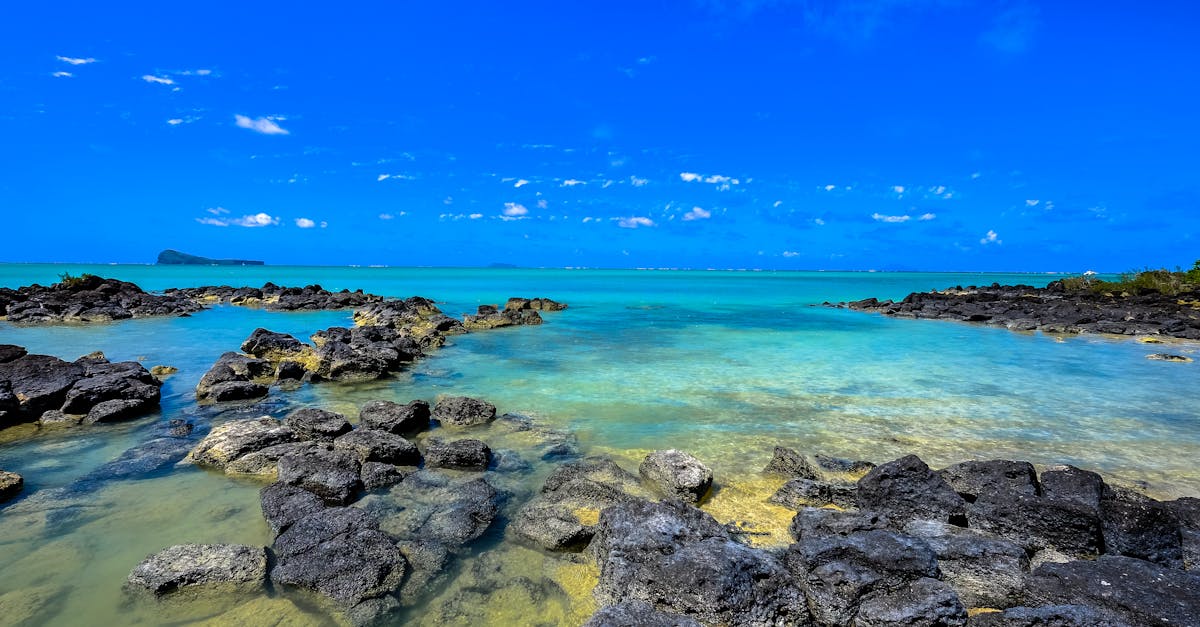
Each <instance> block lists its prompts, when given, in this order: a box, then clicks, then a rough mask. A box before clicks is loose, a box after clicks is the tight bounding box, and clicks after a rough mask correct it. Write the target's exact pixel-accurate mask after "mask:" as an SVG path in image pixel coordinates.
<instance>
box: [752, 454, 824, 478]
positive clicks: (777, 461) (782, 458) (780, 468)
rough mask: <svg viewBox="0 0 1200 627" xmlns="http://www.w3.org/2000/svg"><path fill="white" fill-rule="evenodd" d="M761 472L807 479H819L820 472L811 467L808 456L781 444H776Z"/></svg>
mask: <svg viewBox="0 0 1200 627" xmlns="http://www.w3.org/2000/svg"><path fill="white" fill-rule="evenodd" d="M763 472H764V473H766V474H770V475H780V476H783V477H788V478H791V479H808V480H810V481H819V480H820V479H821V474H820V473H819V472H818V471H817V469H816V468H814V467H813V464H812V463H811V462H809V460H808V458H807V457H806V456H804V455H801V454H800V453H799V452H797V451H796V450H794V449H790V448H787V447H783V446H776V447H775V451H774V453H773V454H772V455H771V461H769V462H767V466H766V467H765V468H763Z"/></svg>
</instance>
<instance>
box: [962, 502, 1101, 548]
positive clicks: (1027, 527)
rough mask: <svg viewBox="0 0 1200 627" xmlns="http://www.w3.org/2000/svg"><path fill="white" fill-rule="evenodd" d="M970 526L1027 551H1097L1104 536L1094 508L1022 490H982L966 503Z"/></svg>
mask: <svg viewBox="0 0 1200 627" xmlns="http://www.w3.org/2000/svg"><path fill="white" fill-rule="evenodd" d="M968 518H969V520H970V526H971V528H972V529H977V530H979V531H983V532H986V533H990V534H993V535H996V536H999V537H1001V538H1004V539H1006V540H1009V541H1011V542H1015V543H1016V544H1018V545H1020V546H1022V547H1023V548H1025V549H1026V550H1027V551H1029V552H1031V553H1032V552H1036V551H1040V550H1042V549H1056V550H1058V551H1060V552H1062V553H1065V554H1067V555H1070V556H1072V557H1088V556H1094V555H1098V554H1099V553H1101V551H1102V550H1103V548H1104V540H1103V537H1102V533H1101V523H1100V516H1099V514H1098V513H1097V511H1096V510H1095V509H1092V508H1090V507H1088V506H1086V505H1081V504H1079V503H1078V502H1075V501H1069V500H1059V499H1057V498H1051V497H1049V496H1048V495H1047V496H1045V497H1036V496H1025V495H1022V494H1013V493H1008V494H984V495H980V497H979V498H978V499H977V500H976V501H975V502H974V503H972V504H971V505H970V513H969V514H968Z"/></svg>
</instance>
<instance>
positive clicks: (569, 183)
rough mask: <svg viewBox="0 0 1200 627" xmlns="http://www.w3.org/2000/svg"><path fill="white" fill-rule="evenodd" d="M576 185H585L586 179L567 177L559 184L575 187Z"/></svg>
mask: <svg viewBox="0 0 1200 627" xmlns="http://www.w3.org/2000/svg"><path fill="white" fill-rule="evenodd" d="M576 185H587V181H581V180H579V179H567V180H565V181H563V182H562V185H561V186H562V187H575V186H576Z"/></svg>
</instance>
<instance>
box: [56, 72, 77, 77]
mask: <svg viewBox="0 0 1200 627" xmlns="http://www.w3.org/2000/svg"><path fill="white" fill-rule="evenodd" d="M50 76H53V77H54V78H71V77H72V76H75V75H74V74H72V73H70V72H55V73H53V74H51V75H50Z"/></svg>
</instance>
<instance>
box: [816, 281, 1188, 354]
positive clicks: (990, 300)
mask: <svg viewBox="0 0 1200 627" xmlns="http://www.w3.org/2000/svg"><path fill="white" fill-rule="evenodd" d="M838 306H844V307H848V308H850V309H854V310H856V311H870V312H877V313H882V314H884V315H887V316H893V317H897V318H930V319H936V320H955V321H959V322H974V323H980V324H987V325H992V326H1002V327H1007V328H1009V329H1013V330H1017V331H1033V330H1040V331H1046V332H1049V333H1112V334H1116V335H1151V336H1153V335H1161V336H1166V337H1174V338H1181V339H1187V340H1200V293H1195V292H1193V293H1187V294H1179V295H1176V296H1167V295H1164V294H1160V293H1158V292H1153V291H1146V292H1143V293H1139V294H1127V293H1121V294H1097V293H1094V292H1091V291H1070V290H1067V289H1066V288H1065V287H1064V286H1063V283H1062V282H1061V281H1054V282H1052V283H1050V284H1049V285H1047V286H1046V287H1044V288H1036V287H1032V286H1029V285H1000V284H999V283H993V284H992V285H991V286H987V287H975V286H971V287H967V288H965V289H964V288H961V287H956V288H952V289H947V290H942V291H932V292H914V293H912V294H909V295H908V296H906V297H904V299H903V300H900V301H899V302H893V301H890V300H884V301H880V300H878V299H875V298H867V299H864V300H858V301H853V302H849V303H843V304H841V305H838Z"/></svg>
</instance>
